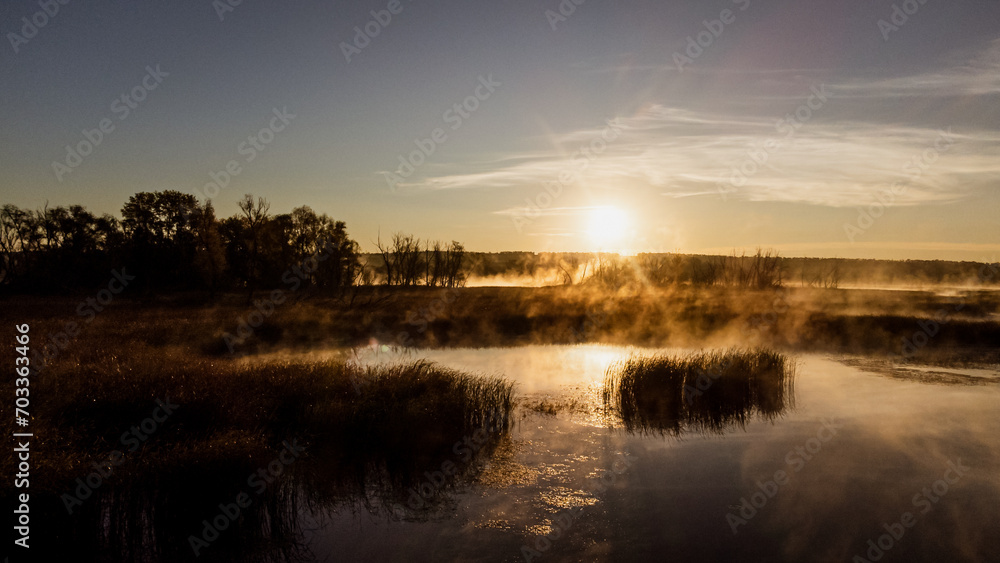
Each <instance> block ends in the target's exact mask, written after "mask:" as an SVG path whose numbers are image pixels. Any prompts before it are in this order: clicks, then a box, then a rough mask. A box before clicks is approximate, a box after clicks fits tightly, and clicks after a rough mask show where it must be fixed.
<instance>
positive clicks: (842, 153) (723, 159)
mask: <svg viewBox="0 0 1000 563" xmlns="http://www.w3.org/2000/svg"><path fill="white" fill-rule="evenodd" d="M819 86H820V85H816V86H814V87H813V88H810V87H808V86H804V87H803V88H802V93H801V95H800V96H799V97H798V98H793V99H796V100H797V101H796V102H795V104H796V105H798V104H802V103H804V102H805V101H806V100H807V99H808V98H809V96H810V95H811V94H812V92H814V91H816V90H815V89H816V88H819ZM822 90H823V91H825V92H829V99H828V100H825V101H824V102H823V103H822V104H819V107H813V108H812V109H810V110H809V111H808V112H806V113H804V114H800V116H799V118H798V119H799V122H798V123H796V124H792V123H790V122H788V121H787V120H786V117H780V116H782V115H784V116H787V115H791V114H789V113H786V112H787V110H785V111H782V112H780V113H779V114H771V115H773V117H762V116H759V115H755V114H753V113H752V112H748V113H741V114H736V113H733V112H732V111H733V110H730V111H729V112H723V111H716V112H711V111H704V110H694V109H688V108H683V107H676V106H668V105H658V104H651V105H647V106H646V107H645V108H644V109H643V110H642V111H640V112H639V113H637V114H635V115H632V116H628V117H621V118H619V119H618V120H617V122H616V123H617V125H616V130H617V131H618V133H620V134H618V135H615V136H614V138H613V139H609V136H608V134H607V132H608V127H609V126H608V124H607V123H604V124H595V125H594V126H592V127H589V128H584V129H579V130H574V131H568V132H564V133H562V134H557V135H552V136H551V137H549V139H548V140H549V145H550V146H549V147H546V148H544V149H541V150H537V151H535V152H530V151H527V152H526V151H520V152H518V153H516V154H513V155H511V156H508V157H502V158H498V159H495V160H493V161H491V162H488V163H479V164H478V165H477V169H476V170H471V171H470V169H469V168H468V167H465V168H464V170H457V168H458V166H457V165H456V166H451V167H447V166H446V167H443V168H442V169H441V173H439V174H436V175H430V176H428V177H425V178H423V179H415V180H414V181H413V182H411V183H410V184H408V187H409V188H410V189H416V190H454V189H476V188H504V189H515V190H516V189H528V190H532V191H535V192H537V191H538V190H540V189H542V188H543V186H545V185H546V184H548V185H552V184H553V183H558V184H562V186H563V187H564V188H568V187H570V186H574V187H577V188H586V189H588V190H612V191H613V190H624V191H629V190H643V189H646V190H652V191H655V192H657V193H660V194H662V195H663V196H665V197H674V198H679V197H722V194H724V196H725V199H730V198H735V199H743V200H750V201H780V202H797V203H807V204H815V205H823V206H832V207H850V206H855V205H858V204H862V203H869V202H871V201H872V200H873V198H874V197H875V194H876V193H877V192H880V191H882V190H886V189H893V188H894V192H895V194H894V197H893V198H892V201H891V205H896V206H905V205H922V204H935V203H948V202H954V201H957V200H960V199H963V198H965V197H967V196H969V195H971V194H973V193H976V192H977V191H983V190H995V189H996V188H997V186H998V185H1000V159H998V158H996V155H997V154H1000V133H998V132H997V131H996V130H991V129H976V128H970V127H965V126H956V127H952V128H948V127H945V128H944V129H938V128H933V127H928V126H923V125H916V124H898V123H888V124H887V123H882V122H880V121H879V114H878V110H877V109H876V106H873V105H870V104H867V103H866V102H864V99H870V98H895V97H901V96H915V95H942V96H943V95H969V96H983V95H987V94H995V93H1000V39H998V40H995V41H993V42H991V43H990V44H989V45H988V46H987V48H985V49H984V50H983V51H982V52H980V53H979V54H977V55H975V56H973V57H972V58H971V59H970V60H969V62H967V63H964V64H962V65H960V66H958V67H954V68H951V69H945V70H940V71H934V72H926V73H922V74H917V75H914V76H909V77H901V78H885V79H877V80H863V79H854V80H847V81H840V82H839V83H836V84H829V85H825V86H824V87H823V88H822ZM841 97H843V98H845V99H841ZM836 104H842V105H840V106H839V107H838V108H837V110H836V111H833V110H826V109H824V108H825V106H826V105H831V106H832V105H836ZM730 107H732V106H730ZM788 109H789V110H792V114H794V110H795V109H796V107H795V106H791V107H789V108H788ZM799 109H804V106H799ZM845 114H847V115H850V116H851V117H850V118H844V117H836V116H843V115H845ZM869 115H870V116H871V117H868V118H863V117H860V116H869ZM803 116H805V118H804V119H803ZM793 125H794V127H793ZM449 170H451V171H452V172H451V173H449ZM507 212H513V211H511V210H503V211H500V212H499V213H501V214H503V213H507Z"/></svg>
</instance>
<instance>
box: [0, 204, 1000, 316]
mask: <svg viewBox="0 0 1000 563" xmlns="http://www.w3.org/2000/svg"><path fill="white" fill-rule="evenodd" d="M376 246H377V248H378V252H376V253H368V254H364V253H361V252H360V247H359V245H358V243H357V242H355V241H354V240H353V239H351V238H350V236H349V235H348V233H347V226H346V225H345V224H344V222H343V221H336V220H334V219H332V218H330V217H329V216H327V215H326V214H317V213H316V212H315V211H313V210H312V209H310V208H309V207H308V206H302V207H297V208H295V209H293V210H292V211H291V212H290V213H283V214H272V213H271V210H270V205H269V204H268V202H267V201H266V200H265V199H263V198H260V197H254V196H252V195H246V196H244V197H243V199H242V200H240V202H239V213H237V214H235V215H233V216H231V217H227V218H224V219H219V218H218V217H216V214H215V209H214V208H213V206H212V203H211V202H210V201H209V202H206V203H204V204H202V203H199V202H198V200H197V198H196V197H195V196H194V195H191V194H184V193H181V192H177V191H171V190H168V191H162V192H141V193H137V194H135V195H133V196H131V197H130V198H129V199H128V201H127V202H126V203H125V205H124V206H123V207H122V210H121V218H120V219H119V218H117V217H115V216H112V215H108V214H105V215H102V216H96V215H94V214H93V213H91V212H89V211H87V210H86V209H85V208H84V207H82V206H79V205H71V206H69V207H62V206H59V207H49V206H45V207H44V208H42V209H36V210H29V209H21V208H19V207H17V206H15V205H11V204H6V205H3V206H2V208H0V290H2V291H3V292H5V293H40V294H53V293H60V292H67V291H75V290H82V289H93V288H94V287H97V286H100V285H104V284H106V283H107V282H108V279H109V277H110V276H111V275H112V274H111V272H112V270H117V271H121V270H122V269H124V271H125V273H126V274H127V275H129V276H134V278H135V281H134V282H133V283H134V286H135V289H136V293H140V294H150V293H162V292H173V291H204V292H207V293H208V295H209V296H210V297H214V295H216V294H217V293H219V292H233V291H243V292H247V293H248V295H251V296H252V295H253V293H254V292H255V291H257V290H268V289H272V288H279V287H281V288H292V289H298V288H300V287H310V288H314V289H316V290H318V291H321V292H326V293H329V294H342V293H344V292H345V291H346V290H348V289H350V288H354V287H360V286H372V285H391V286H432V287H461V286H464V285H465V284H466V283H467V281H469V280H470V278H472V279H477V280H481V281H480V282H479V283H484V284H490V283H491V282H493V283H498V284H509V285H547V284H578V283H587V284H592V285H595V286H601V287H611V288H620V287H626V286H629V285H635V284H640V283H641V284H643V285H647V286H656V287H663V286H671V285H678V284H690V285H700V286H715V285H720V286H731V287H744V288H750V289H768V288H775V287H781V286H786V285H801V286H812V287H826V288H836V287H840V286H842V285H901V284H902V285H921V284H927V285H969V284H976V283H990V284H993V285H995V284H996V283H997V281H998V279H1000V276H998V275H997V267H996V266H989V265H986V264H983V263H977V262H949V261H940V260H905V261H889V260H847V259H832V258H783V257H780V256H778V255H777V253H774V252H771V251H762V250H757V251H756V252H755V253H753V254H749V255H748V254H745V253H744V254H739V255H737V254H735V253H734V254H732V255H730V256H697V255H686V254H675V253H669V254H663V253H659V254H639V255H636V256H627V257H623V256H618V255H615V254H592V253H535V252H494V253H482V252H476V253H472V252H467V251H466V250H465V248H464V247H463V245H462V244H461V243H459V242H456V241H451V242H449V243H446V244H445V243H440V242H430V241H421V240H420V239H417V238H415V237H414V236H412V235H406V234H402V233H396V234H393V235H391V236H390V237H389V239H388V240H386V241H383V240H382V239H381V238H379V240H378V241H376ZM130 287H131V284H130ZM130 293H131V291H130Z"/></svg>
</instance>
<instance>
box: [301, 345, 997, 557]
mask: <svg viewBox="0 0 1000 563" xmlns="http://www.w3.org/2000/svg"><path fill="white" fill-rule="evenodd" d="M651 352H652V351H649V350H637V349H628V348H621V347H609V346H595V345H578V346H528V347H521V348H509V349H478V350H467V349H458V350H422V351H417V352H412V353H411V355H412V356H414V357H422V358H427V359H430V360H433V361H435V362H438V363H440V364H442V365H445V366H449V367H454V368H457V369H462V370H467V371H471V372H478V373H484V374H503V375H505V376H506V377H509V378H511V379H512V380H514V381H516V382H517V384H518V392H519V394H520V396H521V397H522V402H521V405H520V406H519V413H518V417H519V418H518V423H517V424H516V425H515V428H514V430H513V432H512V434H511V441H510V444H509V447H505V448H501V449H500V450H499V451H498V452H497V453H496V454H495V455H494V457H493V459H492V461H491V463H490V465H489V467H488V468H487V469H486V471H485V472H484V473H482V474H481V475H480V476H479V478H478V479H477V480H476V481H475V482H473V483H472V484H470V485H466V486H461V487H458V488H457V489H456V490H450V489H449V490H448V493H449V495H450V498H451V499H452V502H451V504H450V505H449V506H448V508H447V509H446V510H444V511H438V512H436V513H435V514H434V515H433V516H430V517H427V518H413V517H412V515H411V516H410V517H406V516H404V514H405V513H406V511H405V510H400V511H398V514H396V515H393V514H386V513H379V514H374V515H373V514H371V513H369V512H368V511H365V510H357V509H356V507H355V509H348V508H345V507H341V508H334V509H332V510H331V511H329V513H326V514H320V512H325V511H314V512H304V513H303V514H302V519H303V522H304V523H305V524H306V525H305V528H308V529H309V531H308V532H306V534H305V538H304V540H305V542H306V544H307V545H308V547H309V548H310V549H311V550H312V552H313V553H314V554H315V555H316V556H317V557H318V558H319V559H321V560H322V559H324V558H326V559H327V560H330V561H339V560H352V561H353V560H358V561H361V560H370V561H393V560H400V561H401V560H406V561H424V560H426V561H432V560H462V561H524V560H529V559H530V560H535V561H636V560H668V561H670V560H679V561H735V560H741V561H851V560H852V558H853V557H854V556H859V557H862V558H865V559H866V560H874V559H876V558H878V559H879V560H881V561H991V560H993V561H995V560H998V557H1000V556H997V555H996V550H997V548H998V547H1000V532H998V528H997V526H996V524H995V523H996V522H997V521H1000V503H998V501H1000V475H998V473H997V471H996V468H997V467H998V466H1000V463H998V462H1000V459H998V458H1000V417H998V416H997V412H998V407H1000V386H998V385H997V384H996V383H997V376H998V374H997V373H996V372H995V371H991V370H979V371H976V372H975V373H974V374H973V373H970V374H968V375H969V376H970V378H969V379H962V378H950V379H948V380H946V381H947V384H946V383H941V382H940V381H938V380H932V381H935V382H933V383H927V382H924V381H911V380H906V379H901V378H900V377H899V375H900V374H899V373H896V374H891V373H885V372H886V369H884V368H883V369H882V372H883V373H877V372H875V371H863V370H862V369H859V367H855V366H851V365H845V364H844V363H842V362H838V361H836V360H835V359H833V358H828V357H822V356H815V355H808V356H797V357H796V358H795V359H796V363H797V370H796V372H797V375H796V379H795V406H794V408H792V409H789V410H787V411H786V412H785V413H784V414H783V415H781V416H780V417H778V418H776V419H774V420H770V421H765V420H757V419H753V420H751V421H750V422H749V423H747V424H746V426H745V427H742V428H741V427H733V428H731V429H729V430H727V431H725V432H723V433H722V434H717V433H713V434H703V433H697V432H688V433H681V434H680V435H678V436H669V435H667V436H664V435H659V434H645V435H639V434H630V433H628V432H626V431H624V430H623V429H621V428H620V425H618V426H615V425H614V421H613V420H609V419H607V418H606V417H605V416H604V414H603V409H602V408H601V403H600V386H601V382H602V381H603V377H604V373H605V370H606V369H607V367H608V366H609V365H611V364H613V363H614V362H616V361H618V360H620V359H622V358H625V357H627V356H628V355H629V354H637V353H638V354H643V353H651ZM394 359H397V358H395V357H394V355H393V354H380V355H379V356H378V358H375V359H369V360H368V361H392V360H394ZM855 363H857V362H855ZM949 371H950V372H954V371H955V370H949ZM958 373H959V375H960V374H961V373H962V372H961V370H958ZM887 375H895V376H896V377H887ZM952 375H954V373H952ZM972 383H979V384H972ZM705 392H706V393H711V388H709V389H707V390H706V391H705ZM553 411H554V412H555V414H550V413H551V412H553ZM445 461H448V460H445V459H443V460H442V463H443V462H445ZM966 468H967V469H966ZM435 469H436V467H430V468H429V470H430V471H431V475H430V476H429V477H428V478H427V480H428V483H430V481H431V480H432V479H433V471H434V470H435ZM949 481H951V482H950V483H949ZM907 513H909V515H907ZM901 521H902V523H900V522H901ZM546 536H547V537H546ZM897 536H898V537H897ZM869 540H871V543H869ZM880 544H881V545H880Z"/></svg>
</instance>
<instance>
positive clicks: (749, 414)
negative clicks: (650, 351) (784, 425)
mask: <svg viewBox="0 0 1000 563" xmlns="http://www.w3.org/2000/svg"><path fill="white" fill-rule="evenodd" d="M793 380H794V366H793V364H792V362H791V361H790V360H789V359H788V358H787V357H786V356H785V355H784V354H780V353H778V352H774V351H771V350H767V349H759V348H758V349H739V348H731V349H728V350H725V351H711V352H703V353H698V354H693V355H690V356H668V355H657V356H650V357H641V356H633V357H630V358H628V359H627V360H623V361H621V362H619V363H617V364H615V365H612V366H611V367H610V368H609V369H608V372H607V374H606V376H605V384H604V391H603V399H604V405H605V409H606V410H608V411H609V412H611V413H612V414H614V415H616V416H618V417H619V418H620V419H621V420H622V422H623V424H624V426H625V428H626V429H627V430H629V431H640V432H656V433H665V434H671V435H679V434H681V433H682V432H684V431H686V430H700V431H707V432H712V433H722V432H724V431H725V430H727V429H729V428H732V427H735V426H738V427H740V428H743V427H744V426H745V425H746V423H747V422H749V421H750V420H752V419H753V418H755V417H756V418H759V419H761V420H773V419H774V418H775V417H777V416H779V415H781V414H782V413H783V412H784V411H785V409H786V408H788V407H791V406H793V401H794V389H793Z"/></svg>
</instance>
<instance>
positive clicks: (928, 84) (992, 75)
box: [831, 39, 1000, 98]
mask: <svg viewBox="0 0 1000 563" xmlns="http://www.w3.org/2000/svg"><path fill="white" fill-rule="evenodd" d="M831 88H832V89H833V91H834V95H836V96H839V97H860V98H900V97H913V96H929V97H949V96H986V95H991V94H1000V39H994V40H993V41H991V42H990V43H989V44H988V45H987V46H986V47H985V48H984V49H983V50H982V51H981V52H979V53H977V54H975V55H973V56H972V58H971V59H970V60H969V61H968V62H965V63H962V64H959V65H956V66H952V67H948V68H944V69H939V70H935V71H930V72H924V73H920V74H916V75H909V76H901V77H895V78H879V79H868V80H864V79H859V80H851V81H846V82H844V83H843V84H839V85H836V86H832V87H831Z"/></svg>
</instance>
